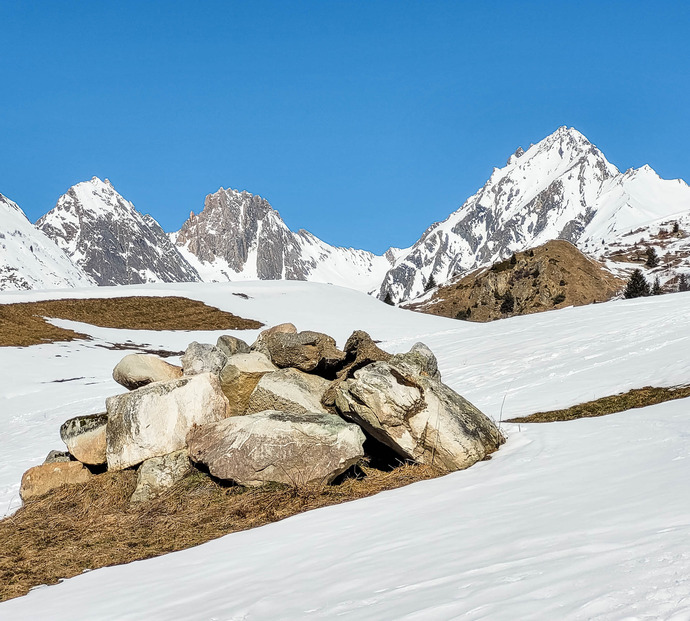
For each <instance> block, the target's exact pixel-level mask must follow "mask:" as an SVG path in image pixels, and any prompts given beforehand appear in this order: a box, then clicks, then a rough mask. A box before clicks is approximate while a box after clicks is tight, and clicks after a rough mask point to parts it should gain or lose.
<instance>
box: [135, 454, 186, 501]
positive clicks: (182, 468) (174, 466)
mask: <svg viewBox="0 0 690 621" xmlns="http://www.w3.org/2000/svg"><path fill="white" fill-rule="evenodd" d="M190 470H191V465H190V463H189V458H188V457H187V451H186V450H184V449H183V450H181V451H175V452H174V453H170V454H169V455H162V456H161V457H152V458H151V459H147V460H146V461H145V462H144V463H143V464H141V466H139V470H138V471H137V487H136V489H135V490H134V493H133V494H132V498H131V499H130V502H134V503H136V502H145V501H147V500H151V499H152V498H155V497H156V496H159V495H160V494H162V493H163V492H164V491H166V490H168V489H170V488H171V487H172V486H173V485H175V483H177V482H178V481H180V480H181V479H183V478H184V477H185V475H186V474H187V473H188V472H189V471H190Z"/></svg>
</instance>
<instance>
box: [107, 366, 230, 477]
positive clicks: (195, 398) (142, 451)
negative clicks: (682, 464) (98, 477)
mask: <svg viewBox="0 0 690 621" xmlns="http://www.w3.org/2000/svg"><path fill="white" fill-rule="evenodd" d="M106 408H107V410H108V425H107V428H106V443H107V446H106V456H107V459H108V469H109V470H122V469H124V468H129V467H130V466H135V465H137V464H140V463H141V462H142V461H145V460H146V459H150V458H151V457H159V456H161V455H166V454H168V453H173V452H175V451H179V450H180V449H182V448H184V446H185V437H186V435H187V433H188V432H189V430H190V429H191V428H192V427H193V426H194V425H203V424H205V423H210V422H215V421H219V420H221V419H223V418H225V416H227V414H228V400H227V398H226V397H225V395H224V394H223V391H222V390H221V388H220V381H219V380H218V376H216V375H214V374H212V373H202V374H200V375H192V376H188V377H182V378H180V379H177V380H171V381H168V382H156V383H155V384H149V385H148V386H144V387H143V388H139V389H137V390H133V391H132V392H129V393H125V394H123V395H116V396H114V397H109V398H108V399H106Z"/></svg>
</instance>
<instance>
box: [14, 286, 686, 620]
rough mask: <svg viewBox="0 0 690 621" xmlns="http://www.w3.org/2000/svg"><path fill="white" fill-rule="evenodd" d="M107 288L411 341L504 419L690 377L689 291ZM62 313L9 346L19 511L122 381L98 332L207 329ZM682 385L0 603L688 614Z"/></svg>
mask: <svg viewBox="0 0 690 621" xmlns="http://www.w3.org/2000/svg"><path fill="white" fill-rule="evenodd" d="M101 292H102V293H103V294H105V295H130V294H142V295H143V294H154V295H169V294H175V293H178V294H179V293H181V292H182V293H186V294H187V295H189V296H190V297H194V298H197V299H203V300H205V301H206V302H207V303H210V304H213V305H217V306H219V307H221V308H225V309H227V310H231V311H232V312H235V313H237V314H240V315H242V316H245V317H252V318H256V319H260V320H262V321H265V322H266V323H269V324H272V323H277V322H280V321H293V322H294V323H295V324H296V325H297V326H298V328H300V329H316V330H322V331H327V332H330V333H331V334H333V335H334V336H335V337H336V339H337V340H338V342H339V343H340V344H341V345H342V344H343V343H344V340H345V339H346V338H347V336H348V335H349V333H350V332H351V331H352V330H353V329H356V328H362V329H365V330H367V331H369V332H370V333H371V334H372V336H373V337H374V338H379V339H382V340H383V341H384V342H383V344H382V346H383V347H385V348H387V349H389V350H391V351H402V350H406V349H408V348H409V347H410V346H411V345H412V344H413V343H414V342H416V341H418V340H423V341H424V342H425V343H427V344H428V345H429V346H430V347H431V348H432V349H433V350H434V351H435V352H436V353H437V356H438V358H439V363H440V369H441V372H442V374H443V377H444V381H446V382H447V383H448V384H449V385H451V386H452V387H453V388H455V389H456V390H458V391H459V392H460V393H461V394H463V395H465V396H466V397H468V398H469V399H470V400H471V401H472V402H474V403H475V404H476V405H477V406H479V407H480V408H481V409H482V410H483V411H485V412H486V413H487V414H489V415H491V416H493V417H494V418H496V419H499V418H501V417H502V418H508V417H511V416H515V415H520V414H527V413H531V412H533V411H537V410H543V409H552V408H556V407H561V406H567V405H571V404H573V403H577V402H581V401H584V400H588V399H592V398H596V397H600V396H603V395H606V394H612V393H615V392H619V391H623V390H627V389H629V388H634V387H641V386H645V385H649V384H652V385H673V384H678V383H682V382H688V381H689V380H688V378H689V377H690V357H689V356H688V355H687V350H688V344H689V342H690V294H680V293H679V294H673V295H667V296H659V297H654V298H643V299H636V300H621V301H617V302H611V303H609V304H605V305H603V304H601V305H593V306H587V307H579V308H568V309H564V310H560V311H554V312H551V313H545V314H539V315H529V316H522V317H515V318H512V319H508V320H504V321H500V322H493V323H489V324H474V323H467V322H457V321H454V320H449V319H444V318H439V317H432V316H425V315H420V314H415V313H412V312H410V311H403V310H400V309H397V308H393V307H389V306H387V305H385V304H383V303H380V302H378V301H377V300H375V299H373V298H371V297H369V296H366V295H363V294H360V293H357V292H354V291H352V290H347V289H342V288H338V287H334V286H328V285H319V284H314V283H304V282H246V283H230V284H217V285H213V284H196V285H181V284H177V285H167V286H164V285H157V286H153V287H152V286H148V287H146V286H138V287H117V288H104V289H99V293H101ZM233 292H234V293H238V292H242V293H245V294H248V295H249V296H251V297H250V299H248V300H244V299H242V298H239V297H238V296H233V295H231V293H233ZM69 294H70V296H75V297H87V296H89V295H92V294H93V291H88V290H75V291H70V292H69ZM49 297H51V294H50V292H23V293H16V294H8V293H6V294H3V295H0V301H18V300H34V299H46V298H49ZM59 323H60V324H61V325H77V326H79V329H80V330H81V331H86V332H88V333H90V334H92V335H94V337H95V339H94V341H90V342H84V343H78V342H74V343H66V344H62V345H59V344H52V345H42V346H38V347H31V348H23V349H19V348H13V349H7V348H5V349H1V350H0V395H1V397H0V399H2V401H3V402H2V404H1V407H0V417H2V420H3V422H5V423H6V425H5V428H6V431H7V433H3V434H2V435H0V456H1V457H0V503H2V504H0V506H4V507H6V508H7V509H6V511H11V510H12V509H14V508H16V492H17V484H18V481H19V477H20V476H21V472H22V471H23V470H25V469H26V468H28V467H29V466H31V465H35V464H37V463H39V462H40V461H41V460H42V458H43V457H44V456H45V453H47V452H48V450H50V449H51V448H57V447H59V446H60V442H59V436H58V426H59V424H60V423H61V422H63V421H64V420H65V419H66V418H69V417H71V416H73V415H74V413H75V412H76V411H84V412H85V411H93V412H95V411H99V410H101V409H102V405H103V399H104V398H105V397H106V396H108V395H109V394H113V393H115V392H119V391H120V388H119V387H118V386H117V385H116V384H115V383H114V382H113V381H112V380H111V379H110V370H111V369H112V366H113V365H114V364H115V362H116V361H117V360H118V359H119V358H120V357H121V355H122V352H117V351H110V350H106V349H103V348H101V347H98V345H103V344H106V343H108V342H114V341H122V340H125V339H131V340H132V341H134V342H136V343H149V344H151V345H153V346H156V347H166V348H169V349H175V350H178V349H182V348H183V347H184V346H185V345H186V343H187V342H189V341H191V340H193V339H197V340H200V341H206V342H211V341H213V340H215V338H216V337H217V335H218V334H219V333H211V334H205V333H184V334H175V333H152V332H140V331H118V330H111V329H101V328H93V327H88V326H83V325H81V324H74V323H73V322H64V321H60V322H59ZM236 334H238V335H240V336H243V337H244V338H246V339H247V340H251V339H252V338H253V336H254V335H255V334H256V332H250V333H236ZM10 369H11V370H12V372H10ZM57 379H61V380H70V379H71V381H62V382H60V383H54V381H55V380H57ZM504 400H505V403H503V402H504ZM688 401H689V400H680V401H675V402H670V403H666V404H662V405H659V406H654V407H651V408H645V409H641V410H636V411H633V412H628V413H621V414H618V415H612V416H608V417H603V418H599V419H587V420H580V421H573V422H569V423H555V424H549V425H533V426H527V425H521V426H518V425H508V424H505V423H504V424H503V427H504V429H505V430H506V432H507V434H508V436H509V439H508V442H507V444H506V445H505V446H504V447H502V448H501V450H500V451H499V452H498V453H496V454H495V455H494V456H493V459H492V460H490V461H488V462H482V463H480V464H477V465H476V466H474V467H473V468H470V469H469V470H466V471H463V472H458V473H454V474H452V475H448V476H446V477H443V478H440V479H436V480H433V481H427V482H422V483H418V484H415V485H413V486H410V487H407V488H403V489H398V490H393V491H390V492H386V493H383V494H380V495H378V496H376V497H372V498H367V499H363V500H359V501H356V502H351V503H347V504H345V505H340V506H335V507H328V508H324V509H319V510H317V511H313V512H309V513H306V514H302V515H299V516H295V517H293V518H290V519H287V520H284V521H283V522H279V523H276V524H272V525H268V526H265V527H262V528H259V529H256V530H252V531H247V532H243V533H236V534H232V535H229V536H226V537H223V538H221V539H219V540H216V541H212V542H209V543H207V544H205V545H203V546H200V547H198V548H195V549H191V550H187V551H183V552H179V553H175V554H171V555H167V556H164V557H159V558H157V559H150V560H148V561H142V562H137V563H132V564H130V565H126V566H120V567H112V568H105V569H101V570H97V571H93V572H89V573H87V574H84V575H82V576H79V577H77V578H74V579H70V580H67V581H65V582H64V583H62V584H60V585H57V586H54V587H45V588H39V589H35V590H34V591H32V592H31V593H30V594H29V595H28V596H26V597H23V598H19V599H16V600H11V601H9V602H5V603H2V604H0V618H2V619H3V620H5V619H8V620H10V619H30V618H41V617H45V616H46V615H48V616H49V617H50V618H51V619H56V620H58V619H94V618H97V619H144V618H145V619H247V620H249V619H267V620H268V619H271V620H272V619H304V618H313V619H331V618H334V617H342V618H346V619H357V620H366V619H372V620H378V619H423V620H425V621H426V620H434V619H451V618H467V619H492V620H493V619H510V620H514V619H535V618H536V619H593V618H595V619H660V618H663V619H674V620H680V619H688V618H690V546H688V544H687V541H688V539H689V536H690V498H689V497H688V495H687V494H686V493H684V491H683V490H686V489H687V481H688V480H689V478H690V412H689V409H690V403H689V402H688ZM8 423H9V424H8Z"/></svg>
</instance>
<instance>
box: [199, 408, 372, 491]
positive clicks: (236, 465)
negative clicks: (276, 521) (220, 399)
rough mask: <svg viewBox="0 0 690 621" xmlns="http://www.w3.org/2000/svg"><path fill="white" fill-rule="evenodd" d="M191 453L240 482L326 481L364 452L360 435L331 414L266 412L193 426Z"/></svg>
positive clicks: (212, 469)
mask: <svg viewBox="0 0 690 621" xmlns="http://www.w3.org/2000/svg"><path fill="white" fill-rule="evenodd" d="M187 444H188V451H189V456H190V458H191V459H192V460H193V461H195V462H197V463H202V464H204V465H206V466H207V467H208V469H209V471H210V473H211V474H212V475H213V476H215V477H218V478H219V479H223V480H227V481H234V482H235V483H238V484H239V485H247V486H259V485H263V484H265V483H269V482H276V483H285V484H288V485H294V486H300V485H306V484H308V483H330V482H331V481H332V480H333V479H334V478H335V477H336V476H338V475H339V474H342V473H343V472H345V470H347V469H348V468H350V467H351V466H353V465H354V464H356V463H357V462H358V461H359V460H360V459H362V457H363V456H364V450H363V448H362V446H363V444H364V434H363V433H362V430H361V429H360V428H359V427H358V426H357V425H352V424H350V423H347V422H345V421H344V420H342V419H341V418H340V417H338V416H334V415H332V414H316V413H310V414H288V413H286V412H278V411H268V412H261V413H258V414H250V415H248V416H236V417H232V418H228V419H226V420H224V421H221V422H219V423H212V424H209V425H203V426H202V427H196V428H194V429H192V431H191V432H190V434H189V436H188V437H187Z"/></svg>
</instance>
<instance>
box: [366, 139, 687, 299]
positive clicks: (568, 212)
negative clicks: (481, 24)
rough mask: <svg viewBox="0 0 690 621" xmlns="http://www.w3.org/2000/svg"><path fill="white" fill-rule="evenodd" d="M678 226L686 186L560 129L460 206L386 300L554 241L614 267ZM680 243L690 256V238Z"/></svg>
mask: <svg viewBox="0 0 690 621" xmlns="http://www.w3.org/2000/svg"><path fill="white" fill-rule="evenodd" d="M673 221H678V222H679V223H680V224H681V225H684V226H685V227H686V229H687V227H688V226H690V187H688V185H687V184H686V183H685V182H684V181H682V180H680V179H676V180H674V181H666V180H663V179H661V178H660V177H659V176H658V175H657V174H656V173H655V172H654V171H653V170H652V169H651V168H650V167H649V166H643V167H642V168H640V169H637V170H634V169H631V170H628V171H627V172H625V173H620V172H619V171H618V169H617V168H616V167H615V166H614V165H613V164H611V163H610V162H608V161H607V160H606V158H605V157H604V155H603V154H602V153H601V151H599V149H597V147H595V146H594V145H593V144H592V143H590V142H589V141H588V140H587V139H586V138H585V137H584V136H583V135H582V134H581V133H580V132H578V131H577V130H575V129H572V128H567V127H561V128H559V129H558V130H557V131H556V132H554V133H553V134H551V135H550V136H548V137H547V138H545V139H544V140H542V141H541V142H539V143H538V144H536V145H533V146H531V147H530V148H529V149H528V150H527V151H523V150H522V149H521V148H519V149H518V150H517V151H516V152H515V153H514V154H513V155H512V156H511V157H510V158H509V160H508V163H507V164H506V166H504V167H503V168H500V169H498V168H495V169H494V172H493V174H492V175H491V177H490V178H489V180H488V181H487V182H486V183H485V184H484V186H483V187H482V188H481V189H480V190H479V191H478V192H477V193H476V194H474V195H473V196H471V197H470V198H468V199H467V201H465V203H464V204H463V205H462V207H460V209H458V210H457V211H455V212H454V213H452V214H451V215H450V216H448V218H447V219H446V220H444V221H443V222H437V223H435V224H432V225H431V226H430V227H429V228H428V229H427V230H426V231H425V232H424V234H423V235H422V237H421V238H420V239H419V241H417V242H416V243H415V244H414V245H413V246H412V247H411V248H410V249H409V251H408V252H407V253H405V254H404V255H403V256H402V257H400V258H399V259H398V261H397V262H396V265H395V266H393V267H392V268H391V269H390V270H389V272H388V273H387V274H386V276H385V277H384V279H383V282H382V284H381V288H380V290H379V297H381V298H382V299H383V298H384V297H385V296H386V295H388V294H390V297H391V298H392V300H393V301H396V302H400V301H403V300H408V299H411V298H415V297H417V296H418V295H420V294H421V293H422V292H423V291H424V288H425V285H426V283H427V282H428V281H429V278H431V276H433V277H434V281H435V282H436V283H438V284H440V283H443V282H445V281H447V280H449V279H450V278H452V277H453V276H459V275H462V274H464V273H466V272H468V271H470V270H472V269H474V268H476V267H479V266H482V265H486V264H489V263H493V262H495V261H498V260H500V259H504V258H506V257H507V256H509V255H510V254H512V253H513V252H516V251H522V250H526V249H528V248H532V247H535V246H538V245H541V244H543V243H545V242H547V241H549V240H551V239H565V240H567V241H570V242H571V243H573V244H575V245H576V246H577V247H578V248H579V249H580V250H582V251H583V252H585V253H586V254H589V255H590V256H593V257H595V258H597V259H604V260H606V259H609V258H610V257H611V256H612V254H613V253H614V252H618V254H619V255H620V254H622V253H621V252H620V251H621V250H622V249H623V248H631V247H633V246H634V244H635V243H636V242H639V241H640V239H642V240H644V241H646V242H648V243H653V242H654V241H655V240H654V237H655V236H657V235H658V234H659V231H660V229H662V228H663V227H665V226H666V227H668V226H669V225H672V223H673ZM678 239H679V240H680V243H679V244H677V245H679V246H682V247H683V248H685V249H686V250H687V251H688V254H690V239H685V238H684V237H679V238H678ZM679 250H680V249H679ZM666 252H668V250H666ZM681 263H682V266H683V267H684V268H688V267H690V264H688V262H687V259H686V260H685V261H682V262H681ZM678 266H679V264H676V267H678ZM667 276H668V275H667Z"/></svg>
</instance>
